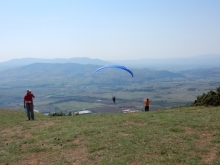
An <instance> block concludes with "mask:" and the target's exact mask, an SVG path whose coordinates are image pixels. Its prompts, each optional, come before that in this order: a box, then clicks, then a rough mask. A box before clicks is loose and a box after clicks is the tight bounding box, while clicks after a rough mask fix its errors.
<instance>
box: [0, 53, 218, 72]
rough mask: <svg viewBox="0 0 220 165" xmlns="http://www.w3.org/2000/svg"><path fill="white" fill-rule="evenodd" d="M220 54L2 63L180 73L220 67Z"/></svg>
mask: <svg viewBox="0 0 220 165" xmlns="http://www.w3.org/2000/svg"><path fill="white" fill-rule="evenodd" d="M219 61H220V54H207V55H200V56H195V57H187V58H166V59H149V58H145V59H136V60H126V59H125V60H111V61H103V60H100V59H90V58H87V57H75V58H69V59H65V58H54V59H39V58H21V59H13V60H9V61H6V62H2V63H0V70H2V69H1V68H12V67H18V66H24V65H29V64H33V63H77V64H92V65H107V64H113V63H114V64H121V65H125V66H127V67H130V68H150V69H163V70H164V69H165V70H171V71H180V70H188V69H196V68H209V67H219V66H220V65H219Z"/></svg>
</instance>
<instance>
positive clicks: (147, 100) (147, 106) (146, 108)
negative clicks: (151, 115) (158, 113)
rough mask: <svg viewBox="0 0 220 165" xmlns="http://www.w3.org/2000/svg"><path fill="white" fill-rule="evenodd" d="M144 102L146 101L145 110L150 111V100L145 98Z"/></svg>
mask: <svg viewBox="0 0 220 165" xmlns="http://www.w3.org/2000/svg"><path fill="white" fill-rule="evenodd" d="M144 102H145V109H144V110H145V112H147V111H149V105H150V100H149V99H148V98H147V99H144Z"/></svg>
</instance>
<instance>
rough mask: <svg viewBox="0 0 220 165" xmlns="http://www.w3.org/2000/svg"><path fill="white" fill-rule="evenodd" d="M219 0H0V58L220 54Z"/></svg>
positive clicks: (161, 57)
mask: <svg viewBox="0 0 220 165" xmlns="http://www.w3.org/2000/svg"><path fill="white" fill-rule="evenodd" d="M219 8H220V1H217V0H211V1H207V0H202V1H198V0H195V1H190V0H180V1H174V0H169V1H148V0H139V1H134V0H131V1H125V0H121V1H115V0H112V1H108V0H107V1H98V0H94V1H86V0H85V1H52V0H48V1H43V0H39V1H28V0H22V1H19V2H18V1H16V0H9V1H1V6H0V15H1V16H0V18H1V23H0V31H1V41H0V43H1V44H0V53H1V59H0V62H5V61H8V60H11V59H20V58H42V59H54V58H66V59H68V58H74V57H88V58H91V59H100V60H104V61H111V60H132V59H143V58H151V59H165V58H186V57H196V56H198V55H204V54H220V47H219V43H220V22H219V20H220V10H219Z"/></svg>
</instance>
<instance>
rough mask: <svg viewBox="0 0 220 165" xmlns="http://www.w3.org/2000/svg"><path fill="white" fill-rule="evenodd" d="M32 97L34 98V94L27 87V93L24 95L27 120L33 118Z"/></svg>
mask: <svg viewBox="0 0 220 165" xmlns="http://www.w3.org/2000/svg"><path fill="white" fill-rule="evenodd" d="M33 98H35V96H34V95H33V94H32V93H31V90H29V89H27V93H26V95H25V96H24V108H26V109H27V116H28V120H30V119H32V120H34V104H33Z"/></svg>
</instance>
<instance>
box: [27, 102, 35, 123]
mask: <svg viewBox="0 0 220 165" xmlns="http://www.w3.org/2000/svg"><path fill="white" fill-rule="evenodd" d="M26 108H27V116H28V120H30V119H32V120H34V106H33V104H26Z"/></svg>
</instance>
